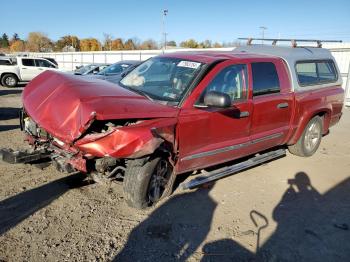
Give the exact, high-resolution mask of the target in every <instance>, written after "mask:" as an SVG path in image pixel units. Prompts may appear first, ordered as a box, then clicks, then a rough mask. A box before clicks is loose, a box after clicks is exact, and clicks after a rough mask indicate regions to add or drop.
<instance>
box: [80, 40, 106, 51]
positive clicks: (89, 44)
mask: <svg viewBox="0 0 350 262" xmlns="http://www.w3.org/2000/svg"><path fill="white" fill-rule="evenodd" d="M80 50H81V51H100V50H101V43H100V41H98V40H97V39H96V38H85V39H82V40H80Z"/></svg>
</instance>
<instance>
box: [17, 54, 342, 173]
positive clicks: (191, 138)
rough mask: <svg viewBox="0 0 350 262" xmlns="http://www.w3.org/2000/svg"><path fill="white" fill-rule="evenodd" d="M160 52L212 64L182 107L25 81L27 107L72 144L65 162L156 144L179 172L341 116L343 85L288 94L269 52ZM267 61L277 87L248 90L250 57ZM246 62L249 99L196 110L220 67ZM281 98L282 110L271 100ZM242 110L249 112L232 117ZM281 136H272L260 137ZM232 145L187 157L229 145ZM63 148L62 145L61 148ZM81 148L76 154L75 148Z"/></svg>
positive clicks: (129, 153) (84, 83) (77, 85)
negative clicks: (98, 126) (107, 127)
mask: <svg viewBox="0 0 350 262" xmlns="http://www.w3.org/2000/svg"><path fill="white" fill-rule="evenodd" d="M163 56H168V57H178V58H182V59H190V60H194V61H199V62H201V63H213V62H215V61H217V60H225V61H223V62H220V63H218V64H217V65H216V66H215V67H214V68H213V69H212V70H211V71H210V72H209V73H208V74H207V75H206V76H205V77H204V78H203V79H202V80H201V82H200V83H199V84H198V85H197V86H196V87H195V89H194V90H193V91H192V92H191V93H190V95H189V96H188V97H187V98H186V100H185V101H184V103H183V104H182V105H181V107H170V106H165V105H161V104H159V103H157V102H152V101H150V100H148V99H147V98H145V97H143V96H140V95H138V94H135V93H133V92H131V91H128V90H126V89H124V88H121V87H119V86H117V85H114V84H109V83H107V82H104V81H99V80H90V79H89V80H88V79H85V78H84V79H83V78H80V77H76V76H71V75H64V74H59V73H54V72H50V71H47V72H45V73H43V74H41V75H40V76H39V77H37V78H35V79H34V80H33V81H32V82H31V83H30V84H28V85H27V87H26V88H25V90H24V92H23V103H24V107H25V110H26V112H27V113H28V115H29V116H30V117H32V118H33V120H34V121H35V122H36V123H38V124H39V125H40V126H41V127H42V128H44V129H45V130H47V131H48V133H50V134H51V135H52V136H54V137H56V138H58V139H60V140H62V141H64V142H65V143H66V144H67V145H66V148H70V151H71V148H75V149H76V150H77V151H79V152H80V153H81V156H80V158H79V159H78V160H77V159H75V160H73V161H72V162H71V163H72V164H74V166H75V167H76V168H77V169H79V170H83V169H84V165H85V162H83V161H81V159H83V156H85V158H88V159H91V158H93V157H103V156H112V157H116V158H137V157H142V156H145V155H148V154H152V153H153V152H154V151H155V150H156V149H157V148H158V147H159V145H160V144H161V143H163V142H165V143H167V144H168V145H169V146H170V147H168V148H171V151H172V152H171V153H172V155H173V159H174V165H175V170H176V172H177V173H183V172H186V171H191V170H195V169H200V168H204V167H207V166H212V165H215V164H218V163H222V162H226V161H228V160H233V159H237V158H240V157H243V156H247V155H251V154H254V153H257V152H259V151H261V150H264V149H267V148H271V147H274V146H278V145H283V144H293V143H295V142H296V141H297V140H298V138H299V137H300V135H301V133H302V132H303V130H304V128H305V126H306V125H307V123H308V121H309V120H310V119H311V118H312V117H313V116H315V115H316V114H321V115H324V133H327V132H328V128H329V127H330V126H332V125H334V124H336V123H337V122H338V121H339V118H340V116H341V111H342V106H343V98H344V91H343V89H342V88H341V87H340V86H334V87H329V88H323V89H318V90H310V91H303V92H296V93H295V92H292V91H291V90H292V87H291V83H290V80H289V74H288V71H287V69H286V66H285V63H284V62H283V61H282V60H281V59H279V58H275V57H268V56H259V55H253V54H233V53H228V52H227V53H226V52H223V53H218V52H206V53H201V52H194V53H172V54H165V55H163ZM266 61H268V62H273V63H274V64H275V66H276V68H277V71H278V75H279V81H280V86H281V92H280V93H278V94H268V95H263V96H258V97H253V96H252V73H251V66H250V64H251V63H252V62H266ZM232 64H246V65H247V69H248V79H244V81H248V88H247V90H245V93H246V94H247V99H246V100H243V101H240V102H236V103H234V104H232V107H231V108H226V109H217V108H197V107H195V106H194V105H195V103H196V101H197V100H198V98H199V96H200V95H201V93H202V92H203V90H204V89H205V88H206V87H207V85H208V84H209V83H210V82H211V80H212V79H213V78H214V77H215V76H216V75H217V74H218V73H219V72H220V71H221V70H222V69H224V68H225V67H226V66H228V65H232ZM280 103H287V104H288V108H285V109H278V108H277V105H278V104H280ZM242 111H246V112H248V113H249V116H248V117H245V118H238V117H235V116H236V115H237V113H239V112H242ZM96 119H97V120H113V119H125V120H128V119H140V120H141V122H139V123H137V124H134V125H131V126H125V127H116V128H114V129H112V130H111V131H110V132H108V133H101V134H85V133H84V132H85V131H86V130H87V128H88V127H89V125H90V124H91V123H92V122H93V121H95V120H96ZM274 134H280V135H279V136H276V137H272V138H271V139H268V140H264V138H265V137H268V136H271V135H274ZM240 144H244V145H245V146H243V147H240V148H235V149H234V150H230V151H226V152H220V153H216V154H212V155H206V156H202V157H197V158H191V156H193V155H198V154H201V153H205V152H210V151H213V150H218V149H222V148H226V147H229V146H233V145H240ZM64 148H65V147H64ZM80 153H79V154H80Z"/></svg>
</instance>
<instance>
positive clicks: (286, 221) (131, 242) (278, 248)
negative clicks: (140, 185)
mask: <svg viewBox="0 0 350 262" xmlns="http://www.w3.org/2000/svg"><path fill="white" fill-rule="evenodd" d="M349 192H350V178H348V179H346V180H345V181H343V182H342V183H340V184H338V185H337V186H335V187H333V188H332V189H330V190H329V191H328V192H326V193H325V194H320V193H319V192H318V191H317V190H316V189H315V188H314V187H313V186H312V184H311V181H310V179H309V177H308V175H307V174H306V173H304V172H299V173H297V174H296V175H295V177H294V178H293V179H290V180H288V188H287V189H286V191H285V193H284V194H283V196H282V198H281V200H280V202H279V203H278V205H277V206H276V207H275V209H274V210H273V216H272V217H273V219H274V220H275V221H276V222H277V224H278V226H277V229H276V231H275V232H274V233H273V234H272V235H271V236H270V237H269V239H268V240H267V241H266V242H265V243H264V244H263V245H262V244H261V243H260V239H261V236H263V234H264V229H265V228H266V227H268V225H269V221H268V220H267V219H266V217H265V216H264V215H263V214H261V213H259V212H258V211H256V210H252V211H251V212H250V217H251V219H252V229H251V230H249V231H250V232H251V233H252V235H253V236H255V237H256V242H257V243H256V252H251V251H250V250H248V249H246V248H245V247H244V246H241V245H240V244H239V243H238V242H236V241H234V240H233V239H232V238H229V239H220V240H217V241H214V242H211V243H206V244H205V245H204V246H203V248H202V250H201V251H200V252H199V254H198V253H197V252H195V251H196V249H197V248H198V247H199V246H200V245H201V244H202V243H203V241H204V240H205V238H206V236H207V234H208V232H209V230H210V225H211V221H212V218H213V212H214V211H215V208H216V206H217V203H216V202H215V201H214V200H213V199H211V197H210V196H209V194H208V193H209V191H208V190H205V189H199V190H197V191H192V192H190V193H186V194H182V195H176V196H174V197H172V198H170V199H169V200H168V201H167V202H165V203H164V204H163V205H161V206H160V207H158V208H157V209H156V210H155V211H154V212H153V213H152V214H151V215H150V216H149V218H147V219H146V220H145V221H143V222H142V223H140V224H139V225H138V226H137V227H136V228H135V229H134V230H133V231H132V232H131V233H130V235H129V238H128V241H127V243H126V245H125V246H124V248H123V249H122V250H121V251H120V252H119V254H118V255H117V256H116V257H115V261H139V260H140V261H141V260H142V261H174V260H176V261H185V260H186V259H188V258H189V257H190V256H194V257H195V259H198V257H202V258H201V261H347V259H348V258H349V257H350V241H349V240H350V230H349V225H350V194H349ZM339 199H342V201H339Z"/></svg>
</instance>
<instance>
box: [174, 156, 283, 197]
mask: <svg viewBox="0 0 350 262" xmlns="http://www.w3.org/2000/svg"><path fill="white" fill-rule="evenodd" d="M285 155H286V150H285V149H278V150H275V151H270V152H267V153H264V154H261V155H256V156H254V157H252V158H250V159H248V160H246V161H243V162H240V163H237V164H234V165H232V166H227V167H223V168H220V169H217V170H213V171H211V172H208V173H205V174H204V175H201V176H198V177H196V178H194V179H192V180H191V181H189V182H185V183H182V184H181V185H180V187H181V188H182V189H183V190H186V189H193V188H196V187H198V186H200V185H203V184H206V183H208V182H212V181H216V180H218V179H221V178H224V177H227V176H230V175H233V174H234V173H237V172H240V171H243V170H245V169H248V168H250V167H253V166H257V165H259V164H262V163H264V162H268V161H270V160H273V159H276V158H280V157H283V156H285Z"/></svg>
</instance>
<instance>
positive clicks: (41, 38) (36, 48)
mask: <svg viewBox="0 0 350 262" xmlns="http://www.w3.org/2000/svg"><path fill="white" fill-rule="evenodd" d="M52 46H53V45H52V42H51V40H50V39H49V38H48V37H47V35H46V34H44V33H41V32H30V33H29V35H28V38H27V45H26V47H27V49H28V50H29V51H31V52H45V51H49V50H50V49H51V48H52Z"/></svg>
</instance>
